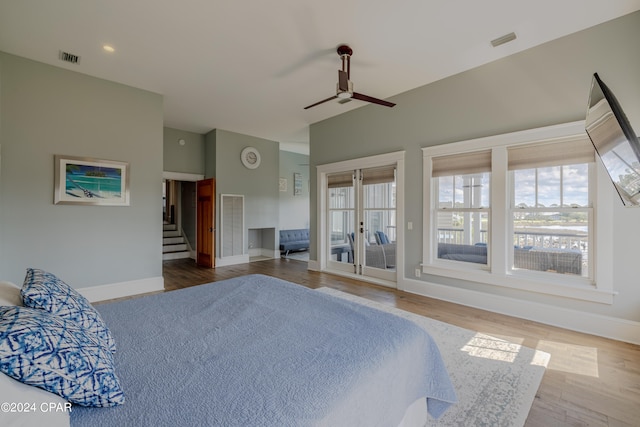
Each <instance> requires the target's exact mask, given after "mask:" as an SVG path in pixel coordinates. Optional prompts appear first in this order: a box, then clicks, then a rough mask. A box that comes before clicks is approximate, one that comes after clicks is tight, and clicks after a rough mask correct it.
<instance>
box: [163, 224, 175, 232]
mask: <svg viewBox="0 0 640 427" xmlns="http://www.w3.org/2000/svg"><path fill="white" fill-rule="evenodd" d="M177 229H178V226H177V225H176V224H162V231H172V230H177Z"/></svg>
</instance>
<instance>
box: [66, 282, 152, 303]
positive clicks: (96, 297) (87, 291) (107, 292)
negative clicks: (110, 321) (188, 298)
mask: <svg viewBox="0 0 640 427" xmlns="http://www.w3.org/2000/svg"><path fill="white" fill-rule="evenodd" d="M76 290H77V291H78V292H80V294H82V295H83V296H84V297H85V298H86V299H88V300H89V302H98V301H105V300H110V299H115V298H123V297H130V296H132V295H139V294H146V293H149V292H157V291H164V278H163V277H162V276H160V277H149V278H146V279H140V280H132V281H129V282H120V283H111V284H107V285H99V286H91V287H89V288H80V289H76Z"/></svg>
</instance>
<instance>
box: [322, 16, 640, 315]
mask: <svg viewBox="0 0 640 427" xmlns="http://www.w3.org/2000/svg"><path fill="white" fill-rule="evenodd" d="M638 40H640V12H636V13H633V14H631V15H627V16H624V17H622V18H619V19H616V20H614V21H610V22H608V23H605V24H602V25H599V26H596V27H593V28H590V29H587V30H584V31H581V32H579V33H575V34H572V35H569V36H567V37H563V38H561V39H559V40H555V41H552V42H549V43H546V44H544V45H541V46H538V47H536V48H532V49H529V50H527V51H524V52H522V53H519V54H516V55H512V56H509V57H507V58H505V59H502V60H498V61H495V62H492V63H489V64H486V65H484V66H481V67H478V68H475V69H473V70H470V71H467V72H464V73H461V74H458V75H455V76H452V77H449V78H446V79H443V80H440V81H437V82H434V83H432V84H429V85H426V86H424V87H421V88H418V89H415V90H412V91H409V92H406V93H404V94H401V95H398V96H396V97H393V98H392V99H391V100H392V101H393V102H396V103H397V104H398V105H397V106H396V107H394V108H392V109H389V108H383V107H379V106H373V105H371V106H366V107H363V108H359V109H357V110H353V111H350V112H348V113H346V114H343V115H340V116H337V117H335V118H331V119H328V120H325V121H322V122H319V123H316V124H313V125H311V128H310V138H311V146H310V163H311V168H312V170H314V166H316V165H321V164H326V163H331V162H336V161H341V160H346V159H353V158H359V157H364V156H369V155H374V154H381V153H388V152H393V151H398V150H406V163H405V166H406V172H405V182H406V186H405V187H406V193H405V200H406V202H405V221H411V222H413V231H407V232H406V233H405V234H406V241H405V251H404V253H405V257H406V264H405V276H406V277H413V274H412V272H413V269H415V268H416V267H417V266H418V264H419V263H420V262H421V259H422V231H423V230H422V152H421V148H422V147H426V146H431V145H436V144H443V143H449V142H455V141H461V140H467V139H472V138H479V137H484V136H490V135H497V134H502V133H508V132H513V131H519V130H525V129H531V128H538V127H543V126H547V125H553V124H559V123H566V122H572V121H577V120H584V117H585V111H586V103H587V98H588V92H589V87H590V84H591V76H592V74H593V73H594V72H598V73H599V75H600V77H602V79H603V80H604V81H605V82H606V83H607V84H608V85H609V86H610V88H611V89H612V90H613V91H614V92H615V93H616V96H617V97H618V100H619V101H620V103H621V104H622V106H623V108H624V109H625V110H626V113H627V115H628V117H629V119H630V121H631V122H632V124H633V125H634V127H635V129H636V131H639V130H640V77H639V74H638V72H639V70H640V55H638V47H637V43H638ZM315 180H316V177H315V175H312V177H311V181H312V182H311V210H310V211H311V212H310V214H311V224H312V253H311V258H312V259H316V254H315V241H316V238H317V237H316V235H315V224H316V223H317V220H318V218H317V209H316V208H317V206H316V198H317V195H316V188H315ZM614 218H615V236H614V243H615V245H617V246H616V250H615V254H614V260H615V261H614V263H615V265H614V270H615V276H614V288H615V290H616V291H618V292H620V294H619V295H618V296H616V297H615V303H614V304H613V305H612V306H609V305H604V304H596V303H588V302H582V301H574V300H569V299H564V298H556V297H551V296H545V295H542V294H533V293H524V292H518V291H511V290H503V289H501V288H497V287H491V286H485V285H481V284H477V283H462V282H460V281H453V280H446V279H443V278H439V277H433V276H432V277H426V278H425V279H426V280H429V281H432V282H436V283H442V284H446V285H450V286H458V287H463V288H468V289H474V290H479V291H482V292H486V293H492V294H500V295H507V296H511V297H514V298H520V299H523V300H526V301H538V302H541V303H545V304H552V305H557V306H563V307H568V308H574V309H577V310H584V311H587V312H592V313H601V314H604V315H608V316H612V317H618V318H623V319H629V320H634V321H639V320H640V310H638V307H639V306H640V286H638V283H637V282H638V281H637V276H638V273H637V270H636V265H637V255H636V254H637V253H638V252H637V251H638V250H637V247H638V242H640V210H638V209H624V208H623V207H622V206H621V205H620V204H618V205H616V206H615V207H614Z"/></svg>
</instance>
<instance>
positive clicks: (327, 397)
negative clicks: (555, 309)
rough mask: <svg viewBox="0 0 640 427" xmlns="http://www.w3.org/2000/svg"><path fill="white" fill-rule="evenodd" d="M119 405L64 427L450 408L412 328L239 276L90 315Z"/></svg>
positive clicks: (264, 421)
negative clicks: (100, 333)
mask: <svg viewBox="0 0 640 427" xmlns="http://www.w3.org/2000/svg"><path fill="white" fill-rule="evenodd" d="M97 308H98V310H99V311H100V313H101V315H102V316H103V318H104V320H105V322H106V323H107V325H108V326H109V328H110V329H111V331H112V333H113V335H114V337H115V339H116V342H117V345H118V352H117V353H116V355H115V361H116V369H117V372H118V375H119V377H120V381H121V384H122V387H123V389H124V391H125V396H126V402H125V404H124V405H123V406H119V407H113V408H83V407H78V406H74V407H73V411H72V412H71V425H72V426H92V427H93V426H204V425H210V426H317V425H326V426H356V425H366V426H395V425H397V424H398V423H399V422H400V420H401V419H402V417H403V414H404V411H405V409H406V408H407V407H408V406H409V405H410V404H411V403H413V402H414V401H415V400H417V399H419V398H421V397H426V398H427V407H428V411H429V413H430V414H431V416H433V417H438V416H440V415H441V414H442V413H443V412H444V411H445V410H446V409H447V408H448V407H449V405H450V404H451V403H453V402H455V401H456V397H455V392H454V390H453V387H452V385H451V382H450V381H449V376H448V374H447V371H446V369H445V367H444V364H443V362H442V359H441V357H440V353H439V351H438V348H437V346H436V344H435V343H434V342H433V340H432V339H431V337H430V336H429V335H428V334H427V333H425V332H424V330H422V329H421V328H419V327H418V326H416V325H415V324H413V323H412V322H410V321H408V320H406V319H403V318H400V317H398V316H394V315H392V314H389V313H385V312H381V311H379V310H375V309H372V308H369V307H364V306H361V305H359V304H355V303H351V302H348V301H345V300H342V299H340V298H335V297H332V296H330V295H325V294H322V293H320V292H315V291H313V290H311V289H307V288H304V287H302V286H299V285H294V284H292V283H289V282H285V281H283V280H280V279H275V278H272V277H268V276H262V275H251V276H244V277H239V278H235V279H229V280H225V281H220V282H214V283H210V284H207V285H202V286H195V287H191V288H188V289H183V290H178V291H173V292H168V293H164V294H158V295H153V296H149V297H144V298H140V299H133V300H127V301H122V302H116V303H111V304H105V305H99V306H98V307H97Z"/></svg>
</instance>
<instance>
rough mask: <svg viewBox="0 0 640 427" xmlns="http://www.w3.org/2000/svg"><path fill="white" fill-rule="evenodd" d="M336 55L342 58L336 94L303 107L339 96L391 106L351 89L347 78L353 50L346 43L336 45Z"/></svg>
mask: <svg viewBox="0 0 640 427" xmlns="http://www.w3.org/2000/svg"><path fill="white" fill-rule="evenodd" d="M337 50H338V55H340V58H341V59H342V70H338V84H337V85H336V94H335V95H334V96H332V97H329V98H327V99H323V100H322V101H320V102H316V103H315V104H311V105H309V106H308V107H304V109H305V110H307V109H309V108H311V107H315V106H316V105H320V104H322V103H324V102H327V101H331V100H332V99H336V98H340V102H348V101H350V100H351V98H353V99H359V100H360V101H366V102H371V103H373V104H378V105H384V106H385V107H393V106H394V105H396V104H394V103H393V102H389V101H384V100H382V99H378V98H374V97H372V96H368V95H363V94H361V93H358V92H354V91H353V82H351V80H349V79H350V78H351V55H353V50H352V49H351V48H350V47H349V46H347V45H344V44H343V45H340V46H338V49H337Z"/></svg>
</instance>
